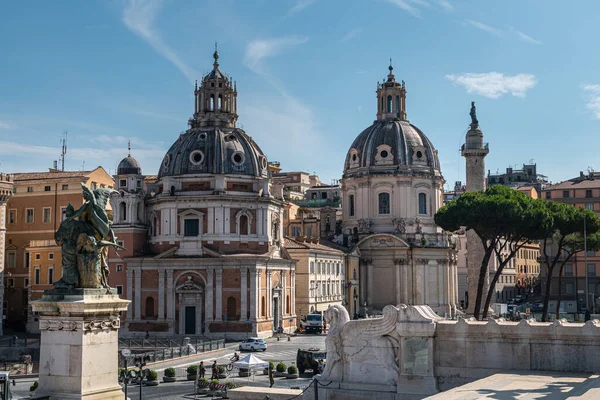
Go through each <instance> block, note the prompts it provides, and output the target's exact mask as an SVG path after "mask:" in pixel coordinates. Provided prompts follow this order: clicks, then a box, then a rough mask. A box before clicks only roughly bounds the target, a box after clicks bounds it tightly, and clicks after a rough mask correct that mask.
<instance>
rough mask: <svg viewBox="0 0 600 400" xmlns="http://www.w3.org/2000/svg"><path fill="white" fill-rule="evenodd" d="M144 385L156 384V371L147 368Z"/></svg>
mask: <svg viewBox="0 0 600 400" xmlns="http://www.w3.org/2000/svg"><path fill="white" fill-rule="evenodd" d="M146 386H158V372H156V371H155V370H153V369H149V370H148V372H147V373H146Z"/></svg>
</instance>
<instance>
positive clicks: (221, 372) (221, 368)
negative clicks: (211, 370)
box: [219, 365, 225, 374]
mask: <svg viewBox="0 0 600 400" xmlns="http://www.w3.org/2000/svg"><path fill="white" fill-rule="evenodd" d="M219 373H220V374H224V373H225V366H224V365H219Z"/></svg>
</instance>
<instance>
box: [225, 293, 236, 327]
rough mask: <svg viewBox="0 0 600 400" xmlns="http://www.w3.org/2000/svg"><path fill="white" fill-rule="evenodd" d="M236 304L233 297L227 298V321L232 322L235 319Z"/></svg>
mask: <svg viewBox="0 0 600 400" xmlns="http://www.w3.org/2000/svg"><path fill="white" fill-rule="evenodd" d="M236 307H237V302H236V300H235V297H233V296H229V297H228V298H227V319H228V320H230V321H231V320H234V319H236V312H237V309H236Z"/></svg>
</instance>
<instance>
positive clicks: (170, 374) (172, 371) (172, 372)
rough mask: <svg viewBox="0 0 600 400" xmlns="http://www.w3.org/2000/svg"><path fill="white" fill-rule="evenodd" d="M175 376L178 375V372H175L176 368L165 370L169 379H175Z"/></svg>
mask: <svg viewBox="0 0 600 400" xmlns="http://www.w3.org/2000/svg"><path fill="white" fill-rule="evenodd" d="M175 375H177V371H175V368H167V369H165V376H166V377H167V378H175Z"/></svg>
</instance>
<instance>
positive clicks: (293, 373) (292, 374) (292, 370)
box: [286, 365, 299, 379]
mask: <svg viewBox="0 0 600 400" xmlns="http://www.w3.org/2000/svg"><path fill="white" fill-rule="evenodd" d="M287 372H288V373H287V375H286V378H287V379H298V376H299V375H298V368H296V366H295V365H290V366H289V367H288V369H287Z"/></svg>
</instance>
